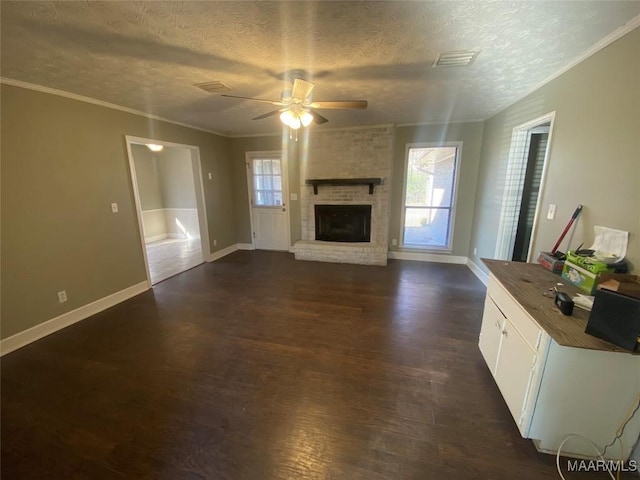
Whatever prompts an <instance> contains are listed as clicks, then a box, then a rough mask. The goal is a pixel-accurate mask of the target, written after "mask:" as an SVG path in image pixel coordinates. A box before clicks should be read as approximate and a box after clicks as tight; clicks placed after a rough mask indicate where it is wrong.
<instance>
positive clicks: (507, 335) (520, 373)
mask: <svg viewBox="0 0 640 480" xmlns="http://www.w3.org/2000/svg"><path fill="white" fill-rule="evenodd" d="M501 336H502V341H501V342H500V356H499V358H498V362H497V364H496V371H495V373H494V377H495V380H496V383H497V384H498V388H499V389H500V393H502V396H503V397H504V400H505V402H506V403H507V406H508V407H509V411H510V412H511V415H512V416H513V419H514V420H515V421H516V423H517V424H518V428H519V429H520V433H523V434H524V430H525V427H526V424H525V420H526V419H525V412H526V411H527V400H528V394H529V389H530V387H531V386H532V385H531V382H532V380H533V378H534V375H535V373H536V358H537V356H536V354H535V352H534V351H533V350H532V349H531V347H530V346H529V345H528V344H527V342H525V341H524V339H523V338H522V336H521V335H520V334H519V333H518V331H517V330H516V329H515V327H514V326H513V325H512V324H511V322H509V320H507V321H506V322H505V325H504V328H503V329H502V332H501Z"/></svg>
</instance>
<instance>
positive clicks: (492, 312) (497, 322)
mask: <svg viewBox="0 0 640 480" xmlns="http://www.w3.org/2000/svg"><path fill="white" fill-rule="evenodd" d="M505 320H506V317H505V316H504V315H503V314H502V312H501V311H500V309H499V308H498V307H496V304H495V303H493V301H492V300H491V298H489V297H487V299H486V301H485V304H484V313H483V315H482V328H481V330H480V342H479V343H478V345H479V347H480V352H481V353H482V356H483V357H484V361H485V362H487V365H488V366H489V369H490V370H491V373H492V374H493V375H494V376H495V374H496V363H497V361H498V352H499V350H500V340H502V327H503V326H504V322H505Z"/></svg>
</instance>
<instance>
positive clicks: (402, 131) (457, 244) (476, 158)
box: [389, 122, 483, 256]
mask: <svg viewBox="0 0 640 480" xmlns="http://www.w3.org/2000/svg"><path fill="white" fill-rule="evenodd" d="M482 127H483V124H482V122H472V123H453V124H450V125H422V126H411V127H397V128H396V129H395V140H394V148H393V167H392V168H393V173H392V176H391V181H392V188H391V218H390V222H389V245H390V247H389V249H390V250H392V251H399V250H401V248H399V247H397V246H391V240H393V239H394V238H395V239H397V240H398V243H400V239H401V238H402V237H401V231H402V215H403V203H404V199H403V198H402V190H403V182H404V174H405V168H406V146H407V144H409V143H433V144H437V143H445V142H462V155H461V157H460V161H459V166H458V167H459V169H460V171H459V177H458V196H457V200H456V214H455V222H454V228H453V249H452V254H453V255H461V256H467V252H468V251H469V239H470V237H471V225H472V222H473V205H474V201H475V196H476V181H477V178H478V169H479V165H480V150H481V146H482ZM407 251H416V250H414V249H411V250H407Z"/></svg>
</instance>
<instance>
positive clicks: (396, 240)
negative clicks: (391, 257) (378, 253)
mask: <svg viewBox="0 0 640 480" xmlns="http://www.w3.org/2000/svg"><path fill="white" fill-rule="evenodd" d="M391 245H393V246H394V247H395V246H397V245H398V239H397V238H394V239H393V240H391Z"/></svg>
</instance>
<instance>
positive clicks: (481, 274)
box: [467, 259, 489, 286]
mask: <svg viewBox="0 0 640 480" xmlns="http://www.w3.org/2000/svg"><path fill="white" fill-rule="evenodd" d="M467 267H469V270H471V271H472V272H473V273H474V274H475V276H476V277H478V279H479V280H480V281H481V282H482V283H484V284H485V286H486V285H487V284H488V283H489V275H487V274H486V273H485V272H484V271H483V270H482V269H481V268H480V267H479V266H478V265H476V264H475V263H474V261H473V260H471V259H469V260H467Z"/></svg>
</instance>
